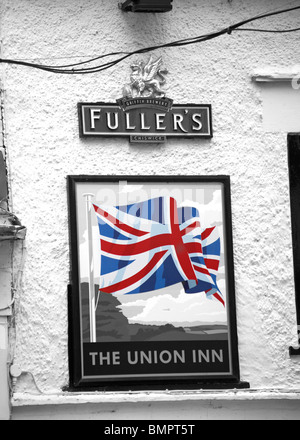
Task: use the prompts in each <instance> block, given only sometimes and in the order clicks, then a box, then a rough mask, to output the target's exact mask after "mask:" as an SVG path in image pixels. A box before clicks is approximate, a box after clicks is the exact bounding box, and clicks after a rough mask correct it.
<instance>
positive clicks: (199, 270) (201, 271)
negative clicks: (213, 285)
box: [194, 266, 211, 276]
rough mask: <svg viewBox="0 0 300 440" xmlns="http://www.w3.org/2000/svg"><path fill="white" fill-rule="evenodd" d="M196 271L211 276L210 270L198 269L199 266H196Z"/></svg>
mask: <svg viewBox="0 0 300 440" xmlns="http://www.w3.org/2000/svg"><path fill="white" fill-rule="evenodd" d="M194 269H195V270H196V271H197V272H200V273H204V275H208V276H211V275H210V273H209V272H208V270H207V269H205V268H202V267H198V266H194Z"/></svg>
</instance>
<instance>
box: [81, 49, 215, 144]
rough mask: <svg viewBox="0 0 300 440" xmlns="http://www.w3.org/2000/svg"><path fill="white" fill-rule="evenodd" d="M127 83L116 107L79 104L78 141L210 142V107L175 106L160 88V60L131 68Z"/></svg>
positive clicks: (163, 80) (162, 77) (162, 79)
mask: <svg viewBox="0 0 300 440" xmlns="http://www.w3.org/2000/svg"><path fill="white" fill-rule="evenodd" d="M131 70H132V73H131V76H130V83H129V84H126V85H125V86H124V88H123V97H122V98H121V99H118V100H117V101H116V103H111V104H107V103H79V104H78V110H79V128H80V136H81V137H95V136H104V137H116V136H122V137H124V136H125V137H129V138H130V141H131V142H156V143H157V142H164V141H165V140H166V139H167V138H168V137H175V138H178V137H181V138H182V137H183V138H190V137H192V138H212V136H213V131H212V109H211V105H209V104H207V105H206V104H200V105H195V104H184V105H178V104H174V103H173V100H172V99H169V98H167V97H166V93H165V92H164V91H163V86H164V85H165V83H166V78H165V76H166V75H167V73H168V71H167V70H166V69H164V68H163V67H162V58H159V59H157V60H153V58H152V57H150V59H149V61H148V63H147V64H146V63H144V62H139V63H135V64H132V65H131Z"/></svg>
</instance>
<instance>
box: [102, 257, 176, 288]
mask: <svg viewBox="0 0 300 440" xmlns="http://www.w3.org/2000/svg"><path fill="white" fill-rule="evenodd" d="M166 252H167V251H162V252H158V253H157V254H155V255H154V257H153V258H152V260H151V261H150V262H149V263H148V264H147V266H145V267H144V268H143V269H142V270H141V271H140V272H138V273H136V274H135V275H133V276H132V277H130V278H127V279H126V280H123V281H120V282H119V283H116V284H114V285H112V286H109V287H105V288H103V289H101V292H105V293H117V292H118V291H120V290H123V289H126V287H129V286H131V285H133V284H135V283H137V282H138V281H140V280H141V279H143V278H144V277H145V276H146V275H147V274H148V273H149V272H151V270H152V269H153V268H154V267H155V266H156V265H157V264H158V263H159V261H160V259H161V258H162V257H163V256H164V255H165V253H166Z"/></svg>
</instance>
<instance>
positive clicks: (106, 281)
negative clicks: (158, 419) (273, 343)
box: [68, 176, 240, 389]
mask: <svg viewBox="0 0 300 440" xmlns="http://www.w3.org/2000/svg"><path fill="white" fill-rule="evenodd" d="M68 185H69V210H70V231H71V256H72V271H71V273H72V280H71V286H70V293H71V294H70V341H71V343H70V359H71V363H70V367H71V385H72V387H73V388H77V387H97V388H99V387H101V386H103V387H109V385H110V384H111V385H112V384H114V386H116V384H120V385H122V386H123V385H126V386H127V385H128V386H130V389H132V387H133V386H134V385H139V386H141V384H148V385H150V386H159V387H168V388H170V387H172V386H174V387H176V386H178V383H181V384H182V383H184V384H189V383H192V384H198V385H199V386H201V387H203V382H205V383H213V384H215V383H218V384H220V383H222V384H223V386H234V387H238V386H239V383H240V382H239V362H238V348H237V330H236V317H235V294H234V274H233V249H232V231H231V205H230V179H229V177H226V176H224V177H222V176H221V177H220V176H219V177H193V178H192V177H153V176H151V177H147V176H144V177H116V176H114V177H109V176H107V177H103V176H101V177H100V176H69V178H68ZM193 386H194V385H193Z"/></svg>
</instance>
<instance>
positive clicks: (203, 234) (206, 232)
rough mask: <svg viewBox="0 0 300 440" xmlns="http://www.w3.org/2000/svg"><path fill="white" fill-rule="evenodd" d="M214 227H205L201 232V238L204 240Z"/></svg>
mask: <svg viewBox="0 0 300 440" xmlns="http://www.w3.org/2000/svg"><path fill="white" fill-rule="evenodd" d="M215 228H216V227H215V226H214V227H213V228H207V229H205V231H203V232H202V234H201V238H202V240H206V238H207V237H209V236H210V234H211V233H212V232H213V230H214V229H215Z"/></svg>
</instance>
